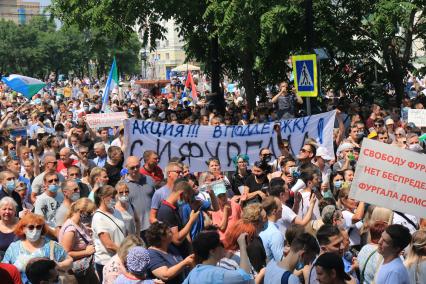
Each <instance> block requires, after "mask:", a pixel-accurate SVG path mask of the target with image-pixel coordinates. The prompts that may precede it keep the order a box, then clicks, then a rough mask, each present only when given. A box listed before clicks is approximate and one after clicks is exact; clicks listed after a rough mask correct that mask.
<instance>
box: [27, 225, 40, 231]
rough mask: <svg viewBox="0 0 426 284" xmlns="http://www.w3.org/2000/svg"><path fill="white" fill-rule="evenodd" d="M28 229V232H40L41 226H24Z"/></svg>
mask: <svg viewBox="0 0 426 284" xmlns="http://www.w3.org/2000/svg"><path fill="white" fill-rule="evenodd" d="M26 227H27V228H28V230H30V231H32V230H34V229H36V230H41V228H43V225H27V226H26Z"/></svg>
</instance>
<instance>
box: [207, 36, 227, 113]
mask: <svg viewBox="0 0 426 284" xmlns="http://www.w3.org/2000/svg"><path fill="white" fill-rule="evenodd" d="M210 44H211V54H210V56H211V57H210V59H211V74H212V81H211V84H212V86H211V87H212V94H216V95H215V96H212V97H213V98H214V99H213V104H214V108H215V109H217V110H218V111H219V112H220V113H221V114H224V113H225V98H224V96H223V91H222V89H221V88H220V69H221V68H220V61H219V39H218V38H217V37H213V38H212V39H211V41H210Z"/></svg>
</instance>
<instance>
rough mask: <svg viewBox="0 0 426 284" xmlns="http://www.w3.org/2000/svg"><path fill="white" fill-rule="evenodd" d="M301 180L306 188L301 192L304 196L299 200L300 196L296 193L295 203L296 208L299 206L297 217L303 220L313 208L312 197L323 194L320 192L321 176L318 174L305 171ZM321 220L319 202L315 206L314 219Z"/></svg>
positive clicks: (301, 175)
mask: <svg viewBox="0 0 426 284" xmlns="http://www.w3.org/2000/svg"><path fill="white" fill-rule="evenodd" d="M300 179H301V180H303V182H304V183H305V185H306V187H305V188H304V189H303V190H301V191H300V194H301V195H302V198H301V199H300V198H298V197H299V195H298V193H296V195H295V200H294V202H295V203H296V206H297V205H298V206H299V207H298V210H297V215H298V216H299V217H300V218H302V219H303V217H304V216H305V215H306V214H307V213H308V210H309V209H310V208H311V207H312V206H311V205H310V199H311V197H312V195H315V194H317V193H319V194H321V193H320V192H319V183H320V182H319V176H318V174H317V173H316V172H314V171H311V170H307V171H303V172H302V173H301V174H300ZM320 218H321V213H320V211H319V207H318V202H315V203H314V206H313V214H312V219H313V220H318V219H320Z"/></svg>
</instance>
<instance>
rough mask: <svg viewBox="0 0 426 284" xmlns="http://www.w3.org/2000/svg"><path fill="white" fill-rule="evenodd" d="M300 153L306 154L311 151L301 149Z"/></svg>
mask: <svg viewBox="0 0 426 284" xmlns="http://www.w3.org/2000/svg"><path fill="white" fill-rule="evenodd" d="M300 152H302V153H306V152H311V151H309V150H306V149H305V148H302V149H300Z"/></svg>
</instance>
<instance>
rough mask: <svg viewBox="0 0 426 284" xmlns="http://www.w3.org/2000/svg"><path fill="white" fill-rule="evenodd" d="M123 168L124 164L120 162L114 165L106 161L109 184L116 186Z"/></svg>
mask: <svg viewBox="0 0 426 284" xmlns="http://www.w3.org/2000/svg"><path fill="white" fill-rule="evenodd" d="M122 168H123V166H122V164H118V165H116V166H113V165H111V164H109V163H108V162H107V163H105V170H106V172H107V174H108V178H109V180H108V184H109V185H111V186H115V185H116V184H117V182H118V181H119V180H120V178H121V176H120V172H121V169H122Z"/></svg>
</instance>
